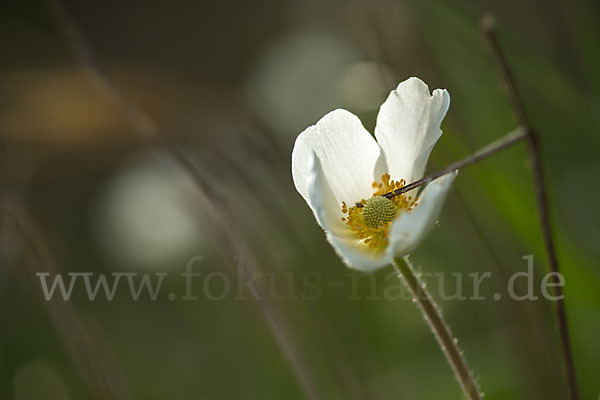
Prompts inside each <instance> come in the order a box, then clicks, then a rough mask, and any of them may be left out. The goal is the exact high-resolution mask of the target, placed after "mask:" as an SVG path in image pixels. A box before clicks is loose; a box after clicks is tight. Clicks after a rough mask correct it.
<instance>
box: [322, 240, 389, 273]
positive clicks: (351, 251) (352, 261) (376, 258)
mask: <svg viewBox="0 0 600 400" xmlns="http://www.w3.org/2000/svg"><path fill="white" fill-rule="evenodd" d="M327 240H329V243H331V245H332V246H333V248H334V249H335V252H336V253H337V254H338V255H339V256H340V258H341V259H342V261H344V263H345V264H346V265H347V266H348V267H350V268H352V269H356V270H358V271H363V272H371V271H375V270H377V269H379V268H382V267H385V266H387V265H390V263H391V262H392V257H391V256H390V253H388V252H387V251H376V250H373V249H371V248H369V247H368V246H367V245H366V244H364V243H361V242H359V241H358V240H353V239H342V238H339V237H337V236H335V235H332V234H330V233H329V232H327Z"/></svg>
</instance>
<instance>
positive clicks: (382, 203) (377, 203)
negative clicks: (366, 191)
mask: <svg viewBox="0 0 600 400" xmlns="http://www.w3.org/2000/svg"><path fill="white" fill-rule="evenodd" d="M362 214H363V219H364V220H365V225H367V226H368V227H369V228H377V227H379V226H380V225H384V224H386V223H388V222H391V221H392V220H393V219H394V217H395V216H396V206H394V203H392V201H391V200H389V199H386V198H385V197H383V196H375V197H371V198H370V199H369V200H367V201H366V203H365V205H364V210H363V212H362Z"/></svg>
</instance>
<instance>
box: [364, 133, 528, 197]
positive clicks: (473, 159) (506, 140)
mask: <svg viewBox="0 0 600 400" xmlns="http://www.w3.org/2000/svg"><path fill="white" fill-rule="evenodd" d="M526 133H527V132H526V129H524V128H521V127H519V128H517V129H515V130H513V131H511V132H509V133H507V134H506V135H504V136H503V137H501V138H500V139H498V140H496V141H494V142H492V143H490V144H488V145H487V146H484V147H482V148H481V149H479V150H477V151H476V152H475V153H473V154H472V155H470V156H469V157H466V158H463V159H462V160H458V161H456V162H453V163H452V164H450V165H448V166H447V167H446V168H443V169H441V170H439V171H437V172H434V173H433V174H430V175H427V176H426V177H424V178H421V179H419V180H418V181H414V182H412V183H409V184H408V185H406V186H403V187H401V188H400V189H396V190H394V191H392V192H389V193H386V194H384V195H383V197H386V198H388V199H391V198H392V197H394V196H398V195H401V194H402V193H406V192H408V191H410V190H413V189H416V188H418V187H420V186H423V185H427V184H428V183H430V182H431V181H433V180H434V179H436V178H439V177H440V176H442V175H446V174H448V173H450V172H454V171H456V170H459V169H461V168H464V167H466V166H469V165H471V164H475V163H477V162H479V161H481V160H483V159H485V158H487V157H489V156H491V155H493V154H496V153H497V152H499V151H501V150H504V149H505V148H507V147H510V146H512V145H513V144H515V143H517V142H519V141H520V140H521V139H524V138H525V136H526ZM356 207H364V205H363V204H362V203H356Z"/></svg>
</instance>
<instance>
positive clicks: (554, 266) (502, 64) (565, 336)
mask: <svg viewBox="0 0 600 400" xmlns="http://www.w3.org/2000/svg"><path fill="white" fill-rule="evenodd" d="M481 28H482V31H483V33H484V35H485V37H486V39H487V41H488V44H489V46H490V48H491V49H492V53H493V55H494V58H495V59H496V63H497V64H498V69H499V70H500V75H501V76H502V79H503V81H504V84H505V85H506V87H507V89H508V93H509V96H510V101H511V105H512V108H513V112H514V114H515V116H516V118H517V121H519V124H521V126H522V127H524V128H525V132H526V136H525V139H526V142H527V150H528V153H529V159H530V161H531V169H532V174H533V182H534V184H535V194H536V200H537V209H538V216H539V220H540V226H541V230H542V236H543V239H544V246H545V248H546V253H547V255H548V260H549V264H550V271H551V272H553V274H552V277H553V281H554V283H555V285H554V293H555V296H556V297H557V298H558V300H557V301H556V317H557V322H558V330H559V334H560V341H561V349H562V356H563V360H564V367H565V373H566V376H567V385H568V388H569V396H570V397H569V398H570V399H571V400H577V399H578V398H579V395H578V390H577V376H576V374H575V363H574V362H573V351H572V349H571V341H570V339H569V328H568V322H567V312H566V308H565V302H564V300H563V299H564V295H563V289H562V285H560V282H559V278H558V276H557V275H558V274H559V273H560V272H559V271H560V268H559V264H558V257H557V255H556V246H555V244H554V239H553V237H552V226H551V223H550V215H549V213H548V196H547V193H546V189H545V186H544V173H543V167H542V162H541V151H540V143H539V137H538V135H537V132H536V131H534V130H533V129H531V126H530V124H529V120H528V118H527V115H526V113H525V108H524V107H523V103H522V101H521V96H519V91H518V89H517V85H516V83H515V79H514V77H513V74H512V71H511V69H510V67H509V65H508V62H507V61H506V57H505V56H504V53H503V52H502V48H501V47H500V44H499V43H498V39H497V38H496V23H495V21H494V18H493V17H492V16H486V17H484V19H483V21H482V24H481Z"/></svg>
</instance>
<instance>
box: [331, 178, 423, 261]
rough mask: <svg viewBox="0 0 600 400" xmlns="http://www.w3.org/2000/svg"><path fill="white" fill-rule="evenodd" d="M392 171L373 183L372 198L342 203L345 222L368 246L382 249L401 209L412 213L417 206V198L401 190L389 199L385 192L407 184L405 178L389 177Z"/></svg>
mask: <svg viewBox="0 0 600 400" xmlns="http://www.w3.org/2000/svg"><path fill="white" fill-rule="evenodd" d="M390 178H391V177H390V175H389V174H384V175H382V177H381V182H379V183H378V182H373V197H371V198H370V199H368V200H365V199H362V200H361V201H360V202H361V203H362V204H363V207H356V206H352V207H348V205H347V204H346V203H342V213H343V214H345V215H344V217H343V218H342V221H344V223H345V224H346V225H348V227H349V228H350V231H352V232H354V234H355V235H356V237H357V238H358V239H360V240H361V241H362V243H363V244H364V245H365V246H368V247H369V248H372V249H376V250H382V249H384V248H385V247H386V246H387V245H388V235H389V229H390V225H391V223H392V221H393V220H394V219H395V218H396V217H397V216H398V214H399V213H400V212H402V211H406V212H410V211H412V210H413V209H414V208H415V207H416V206H417V201H418V199H417V198H413V197H412V196H408V195H407V194H406V193H402V194H400V195H398V196H394V197H392V198H390V199H387V198H385V197H383V195H384V194H386V193H389V192H391V191H393V190H394V189H399V188H401V187H403V186H405V185H406V181H405V180H404V179H401V180H400V181H393V180H390Z"/></svg>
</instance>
